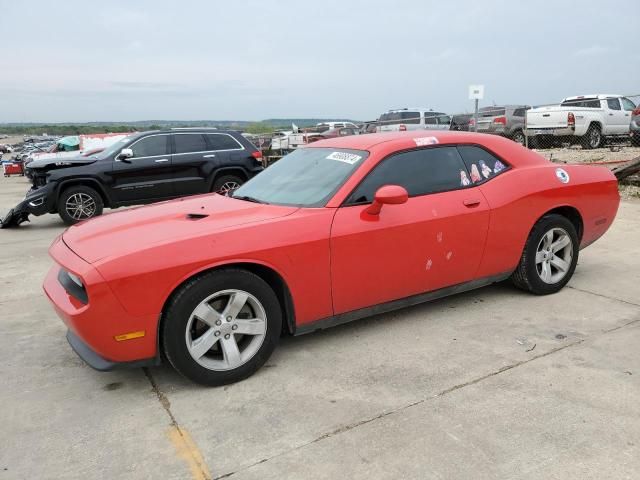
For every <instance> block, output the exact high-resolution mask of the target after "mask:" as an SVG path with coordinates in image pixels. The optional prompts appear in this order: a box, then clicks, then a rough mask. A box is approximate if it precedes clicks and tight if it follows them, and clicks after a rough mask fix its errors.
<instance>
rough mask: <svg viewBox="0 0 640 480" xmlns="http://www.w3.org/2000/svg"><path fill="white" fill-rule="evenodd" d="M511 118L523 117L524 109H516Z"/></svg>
mask: <svg viewBox="0 0 640 480" xmlns="http://www.w3.org/2000/svg"><path fill="white" fill-rule="evenodd" d="M513 116H514V117H524V108H516V109H515V110H514V111H513Z"/></svg>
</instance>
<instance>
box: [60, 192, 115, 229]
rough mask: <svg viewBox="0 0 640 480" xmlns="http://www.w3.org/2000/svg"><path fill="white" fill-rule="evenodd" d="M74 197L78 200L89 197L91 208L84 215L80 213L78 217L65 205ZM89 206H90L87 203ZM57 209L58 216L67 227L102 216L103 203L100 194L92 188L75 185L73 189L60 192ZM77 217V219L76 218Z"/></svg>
mask: <svg viewBox="0 0 640 480" xmlns="http://www.w3.org/2000/svg"><path fill="white" fill-rule="evenodd" d="M74 195H76V196H79V198H87V197H90V199H91V201H92V202H93V207H91V208H90V209H88V210H87V211H86V213H80V214H79V215H77V214H76V213H75V212H74V210H73V209H70V208H68V204H67V202H69V201H70V199H71V198H72V197H73V196H74ZM89 205H91V204H90V203H89ZM57 207H58V215H60V218H61V219H62V221H63V222H64V223H65V224H67V225H75V224H76V223H78V222H81V221H83V220H87V219H89V218H93V217H97V216H99V215H102V210H103V209H104V202H103V201H102V197H101V196H100V194H99V193H98V192H97V191H95V190H94V189H93V188H91V187H87V186H85V185H75V186H73V187H69V188H67V189H66V190H65V191H63V192H62V194H61V195H60V197H58V205H57ZM76 212H77V211H76ZM78 216H79V218H76V217H78Z"/></svg>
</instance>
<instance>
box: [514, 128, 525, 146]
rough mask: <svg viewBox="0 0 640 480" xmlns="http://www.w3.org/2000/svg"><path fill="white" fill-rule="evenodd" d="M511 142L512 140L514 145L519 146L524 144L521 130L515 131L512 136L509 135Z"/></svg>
mask: <svg viewBox="0 0 640 480" xmlns="http://www.w3.org/2000/svg"><path fill="white" fill-rule="evenodd" d="M511 140H513V141H514V142H516V143H519V144H520V145H523V146H524V144H525V136H524V133H523V132H522V130H517V131H515V132H514V133H513V135H511Z"/></svg>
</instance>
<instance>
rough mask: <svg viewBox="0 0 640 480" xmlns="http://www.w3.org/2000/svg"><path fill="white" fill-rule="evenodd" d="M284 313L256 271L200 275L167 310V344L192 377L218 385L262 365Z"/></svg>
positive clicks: (164, 338) (164, 341)
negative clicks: (255, 273) (254, 272)
mask: <svg viewBox="0 0 640 480" xmlns="http://www.w3.org/2000/svg"><path fill="white" fill-rule="evenodd" d="M281 324H282V312H281V309H280V303H279V302H278V299H277V297H276V295H275V293H274V292H273V290H272V289H271V287H270V286H269V285H268V284H267V283H266V282H265V281H264V280H262V279H261V278H260V277H258V276H257V275H254V274H253V273H250V272H247V271H245V270H239V269H225V270H218V271H214V272H211V273H207V274H205V275H202V276H200V277H197V278H195V279H193V280H191V281H189V282H188V283H187V284H185V285H184V286H183V287H181V288H180V290H179V291H178V292H177V293H176V295H174V297H173V299H172V301H171V303H170V304H169V307H168V308H167V309H166V311H165V313H164V315H163V324H162V332H161V335H162V346H163V350H164V354H165V356H166V358H167V359H168V360H169V362H170V363H171V365H173V367H174V368H175V369H176V370H177V371H178V372H180V373H181V374H182V375H184V376H185V377H187V378H188V379H190V380H192V381H194V382H196V383H200V384H203V385H210V386H217V385H225V384H228V383H233V382H237V381H239V380H242V379H244V378H247V377H248V376H250V375H251V374H253V373H254V372H255V371H256V370H258V369H259V368H260V367H261V366H262V365H263V364H264V363H265V362H266V361H267V359H268V358H269V356H270V355H271V353H272V352H273V350H274V348H275V347H276V345H277V343H278V340H279V338H280V331H281Z"/></svg>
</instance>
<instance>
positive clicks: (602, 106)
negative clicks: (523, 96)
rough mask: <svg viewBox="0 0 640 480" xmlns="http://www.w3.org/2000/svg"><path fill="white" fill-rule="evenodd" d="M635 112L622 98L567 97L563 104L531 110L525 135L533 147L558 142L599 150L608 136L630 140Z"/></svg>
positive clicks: (613, 96)
mask: <svg viewBox="0 0 640 480" xmlns="http://www.w3.org/2000/svg"><path fill="white" fill-rule="evenodd" d="M634 109H635V105H634V104H633V102H632V101H631V100H629V99H628V98H626V97H623V96H622V95H582V96H578V97H567V98H565V99H564V100H563V101H562V103H560V105H556V106H552V107H538V108H532V109H530V110H528V111H527V122H526V129H525V135H527V137H528V138H529V146H531V147H533V148H538V147H541V146H543V145H544V146H550V145H551V144H553V143H556V141H560V142H569V143H581V144H582V146H583V147H584V148H598V147H601V146H602V145H603V144H604V141H605V139H606V138H607V137H618V136H620V137H622V136H624V137H628V135H629V124H630V123H631V112H632V111H633V110H634Z"/></svg>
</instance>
